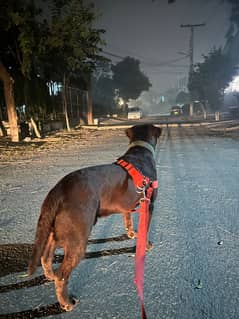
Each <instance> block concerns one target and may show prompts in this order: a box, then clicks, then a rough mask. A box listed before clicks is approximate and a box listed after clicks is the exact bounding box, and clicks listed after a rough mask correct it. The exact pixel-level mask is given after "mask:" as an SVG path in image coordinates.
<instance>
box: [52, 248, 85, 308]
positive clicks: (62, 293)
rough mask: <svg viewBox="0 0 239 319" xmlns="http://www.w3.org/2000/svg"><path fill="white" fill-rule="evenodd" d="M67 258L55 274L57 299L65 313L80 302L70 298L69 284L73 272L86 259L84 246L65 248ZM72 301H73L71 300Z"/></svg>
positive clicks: (65, 257)
mask: <svg viewBox="0 0 239 319" xmlns="http://www.w3.org/2000/svg"><path fill="white" fill-rule="evenodd" d="M64 252H65V256H64V259H63V262H62V264H61V266H60V267H59V269H57V270H56V272H55V288H56V295H57V299H58V301H59V303H60V305H61V308H62V309H64V310H65V311H71V310H72V309H73V308H74V306H75V305H76V303H77V302H78V300H77V299H76V298H74V297H72V298H69V296H68V292H67V284H68V280H69V277H70V274H71V272H72V270H73V269H74V268H75V267H76V266H77V264H78V263H79V262H80V260H81V259H82V258H83V257H84V254H85V249H82V246H80V247H79V246H72V245H71V247H70V248H69V247H68V248H67V247H64ZM70 299H71V300H70Z"/></svg>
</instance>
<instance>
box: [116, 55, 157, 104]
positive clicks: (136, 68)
mask: <svg viewBox="0 0 239 319" xmlns="http://www.w3.org/2000/svg"><path fill="white" fill-rule="evenodd" d="M112 71H113V81H114V84H115V87H116V89H118V91H119V95H120V96H121V97H122V98H123V99H124V101H126V102H127V101H128V100H129V99H137V98H138V97H139V95H140V94H141V93H142V92H143V91H148V90H149V88H150V87H151V83H150V82H149V79H148V78H147V76H146V75H144V74H143V73H142V71H141V70H140V61H139V60H136V59H134V58H131V57H126V58H125V59H124V60H122V61H120V62H119V63H117V64H116V65H112Z"/></svg>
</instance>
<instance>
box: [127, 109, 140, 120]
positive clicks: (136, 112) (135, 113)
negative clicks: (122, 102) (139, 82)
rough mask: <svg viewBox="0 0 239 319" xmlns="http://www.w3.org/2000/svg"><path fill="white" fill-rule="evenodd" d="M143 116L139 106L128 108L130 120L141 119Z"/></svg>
mask: <svg viewBox="0 0 239 319" xmlns="http://www.w3.org/2000/svg"><path fill="white" fill-rule="evenodd" d="M142 116H143V112H142V110H141V109H140V108H139V107H131V108H129V109H128V119H129V120H139V119H141V118H142Z"/></svg>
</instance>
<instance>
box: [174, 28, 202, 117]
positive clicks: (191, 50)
mask: <svg viewBox="0 0 239 319" xmlns="http://www.w3.org/2000/svg"><path fill="white" fill-rule="evenodd" d="M205 25H206V24H205V23H200V24H181V26H180V27H181V28H190V40H189V58H190V65H189V76H188V79H190V76H191V74H192V73H193V66H194V60H193V53H194V28H197V27H204V26H205ZM192 115H193V102H192V101H191V103H190V116H192Z"/></svg>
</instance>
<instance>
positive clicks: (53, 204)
mask: <svg viewBox="0 0 239 319" xmlns="http://www.w3.org/2000/svg"><path fill="white" fill-rule="evenodd" d="M126 135H127V136H128V137H129V140H130V146H129V148H128V150H127V152H126V153H125V154H124V155H123V156H122V157H121V159H124V160H125V161H127V162H129V163H131V164H132V165H134V167H135V168H136V169H137V170H138V171H140V172H141V173H142V174H143V175H144V176H147V177H148V178H149V179H150V180H151V181H154V180H156V179H157V174H156V167H155V160H154V154H153V153H154V149H155V146H156V143H157V139H158V137H159V136H160V135H161V129H160V128H157V127H155V126H153V125H139V126H134V127H132V128H129V129H127V130H126ZM156 193H157V190H154V192H153V196H152V199H151V203H150V217H151V214H152V210H153V201H154V200H155V198H156V195H157V194H156ZM142 196H143V195H142V193H138V192H136V188H135V185H134V183H133V181H132V178H131V177H130V175H129V174H128V173H127V171H126V170H125V169H124V168H122V167H121V166H119V165H118V164H117V163H113V164H106V165H98V166H93V167H88V168H83V169H80V170H77V171H75V172H72V173H70V174H69V175H67V176H65V177H64V178H63V179H62V180H60V181H59V182H58V183H57V184H56V186H55V187H54V188H53V189H52V190H51V191H50V192H49V193H48V195H47V197H46V198H45V200H44V202H43V204H42V207H41V214H40V217H39V220H38V225H37V230H36V238H35V244H34V248H33V252H32V256H31V259H30V262H29V270H28V273H29V275H31V274H32V273H34V271H35V270H36V268H37V266H38V264H39V262H40V259H41V264H42V268H43V270H44V273H45V276H46V277H47V278H48V279H49V280H54V281H55V288H56V295H57V299H58V301H59V303H60V305H61V307H62V308H63V309H65V310H67V311H70V310H72V309H73V307H74V305H75V301H74V300H73V302H71V301H70V299H69V297H68V293H67V283H68V279H69V276H70V274H71V272H72V270H73V268H75V267H76V265H77V264H78V263H79V261H80V260H81V259H82V258H83V257H84V254H85V250H86V246H87V241H88V237H89V235H90V232H91V229H92V227H93V225H94V224H95V223H96V220H97V218H98V217H103V216H108V215H110V214H112V213H113V212H114V213H115V212H118V213H122V214H123V217H124V222H125V228H126V230H127V234H128V236H129V237H135V236H136V234H135V232H134V230H133V223H132V219H131V215H130V212H131V211H132V210H133V209H134V208H135V207H136V206H137V205H138V204H139V201H140V198H142ZM149 219H151V218H149ZM56 247H61V248H63V249H64V259H63V262H62V264H61V266H60V267H59V268H58V269H57V270H56V271H55V272H53V270H52V259H53V256H54V251H55V249H56Z"/></svg>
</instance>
